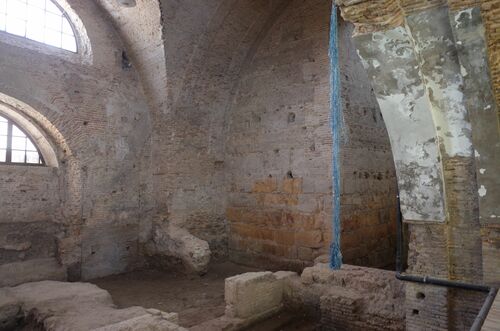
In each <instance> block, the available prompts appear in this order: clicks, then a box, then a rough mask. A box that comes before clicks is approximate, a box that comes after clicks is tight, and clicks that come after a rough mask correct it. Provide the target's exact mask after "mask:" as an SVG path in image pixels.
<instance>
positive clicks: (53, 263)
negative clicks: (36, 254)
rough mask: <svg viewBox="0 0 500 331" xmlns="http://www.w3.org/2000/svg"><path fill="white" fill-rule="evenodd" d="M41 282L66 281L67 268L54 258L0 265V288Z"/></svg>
mask: <svg viewBox="0 0 500 331" xmlns="http://www.w3.org/2000/svg"><path fill="white" fill-rule="evenodd" d="M40 280H66V268H65V267H63V266H61V265H60V264H59V263H58V262H57V260H56V259H53V258H47V259H34V260H28V261H23V262H14V263H7V264H3V265H0V287H4V286H15V285H18V284H22V283H27V282H35V281H40Z"/></svg>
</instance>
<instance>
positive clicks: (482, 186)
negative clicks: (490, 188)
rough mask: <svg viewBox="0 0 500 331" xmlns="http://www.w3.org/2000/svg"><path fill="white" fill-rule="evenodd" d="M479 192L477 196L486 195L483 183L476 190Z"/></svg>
mask: <svg viewBox="0 0 500 331" xmlns="http://www.w3.org/2000/svg"><path fill="white" fill-rule="evenodd" d="M477 192H478V193H479V196H480V197H484V196H486V192H487V190H486V187H484V185H481V187H480V188H479V190H478V191H477Z"/></svg>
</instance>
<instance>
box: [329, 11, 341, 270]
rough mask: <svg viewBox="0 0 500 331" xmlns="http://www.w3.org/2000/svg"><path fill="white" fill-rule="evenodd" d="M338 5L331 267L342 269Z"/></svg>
mask: <svg viewBox="0 0 500 331" xmlns="http://www.w3.org/2000/svg"><path fill="white" fill-rule="evenodd" d="M337 24H338V22H337V6H336V5H335V1H334V4H333V7H332V18H331V21H330V51H329V55H330V70H331V74H330V95H331V114H330V125H331V129H332V134H333V151H332V163H333V167H332V169H333V173H332V180H333V192H332V193H333V226H332V231H333V237H332V243H331V245H330V267H331V268H332V269H340V267H341V266H342V253H341V252H340V132H341V130H342V105H341V102H340V68H339V53H338V35H337V26H338V25H337Z"/></svg>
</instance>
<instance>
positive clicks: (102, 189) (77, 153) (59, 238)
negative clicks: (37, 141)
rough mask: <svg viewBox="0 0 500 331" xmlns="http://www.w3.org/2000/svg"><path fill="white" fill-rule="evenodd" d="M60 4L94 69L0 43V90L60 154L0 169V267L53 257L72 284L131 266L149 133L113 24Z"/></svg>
mask: <svg viewBox="0 0 500 331" xmlns="http://www.w3.org/2000/svg"><path fill="white" fill-rule="evenodd" d="M68 2H69V3H70V4H71V6H72V7H73V8H74V9H75V11H76V12H78V15H79V16H80V18H81V19H82V21H83V22H84V24H85V25H86V29H87V33H88V36H89V38H90V39H91V40H92V49H93V63H92V65H88V64H81V63H73V62H69V61H65V60H63V59H60V58H58V57H57V56H49V55H45V54H41V53H39V52H36V51H32V50H28V49H25V48H20V47H11V46H5V44H2V45H1V47H0V53H1V55H0V57H1V59H2V61H0V68H1V71H2V76H1V78H0V92H1V93H4V94H6V95H9V96H11V97H13V98H16V99H18V100H20V101H22V102H24V103H26V104H28V105H29V106H31V107H33V108H34V109H35V111H36V113H34V112H32V111H29V110H26V109H20V110H19V112H21V113H23V114H24V115H25V116H26V117H28V118H30V119H31V120H33V121H34V122H35V123H36V124H37V125H38V126H39V127H40V128H41V130H42V131H43V132H44V133H45V134H46V135H47V137H48V138H49V140H50V142H51V143H53V146H54V148H55V150H56V154H57V156H58V158H59V168H58V169H49V168H38V167H37V168H32V167H16V166H5V165H3V166H1V165H0V167H1V172H2V176H1V178H2V180H5V181H8V184H7V185H1V188H0V190H1V192H0V202H1V205H2V210H3V211H4V212H3V213H2V215H0V223H1V224H3V225H4V226H5V224H9V225H8V227H9V228H8V231H5V232H3V231H2V232H0V245H1V246H2V247H0V255H2V256H3V257H2V258H1V260H2V261H7V260H8V262H13V261H14V260H15V261H28V260H31V259H34V258H41V257H54V258H55V257H57V259H58V260H59V261H60V263H62V264H64V266H66V267H68V269H69V271H68V274H71V279H79V278H81V277H83V278H90V277H95V276H100V275H107V274H110V273H116V272H123V271H126V270H129V269H131V268H133V267H135V266H136V265H137V262H138V260H137V259H138V256H139V254H138V253H139V252H138V249H137V233H138V232H139V224H140V220H141V214H142V211H143V210H142V206H144V205H146V203H145V201H146V200H147V199H149V198H150V197H148V196H147V195H145V194H143V190H142V188H143V185H142V184H143V182H142V178H143V175H144V174H146V173H147V171H148V170H149V167H146V165H147V164H148V162H149V160H148V159H147V157H146V155H147V150H148V149H149V147H150V146H149V140H148V138H149V136H148V132H149V131H150V130H151V129H150V127H149V113H148V107H147V104H146V102H145V98H144V96H143V94H142V90H141V85H140V83H139V80H138V77H137V74H136V73H135V71H134V70H133V69H132V70H123V69H122V65H121V53H122V49H123V45H122V44H121V42H120V40H119V38H118V37H117V35H116V32H115V31H114V30H113V27H112V26H111V25H110V24H109V22H108V21H107V20H106V17H105V16H104V15H103V13H102V11H101V10H100V8H99V7H97V6H96V5H95V4H94V3H93V2H85V3H83V2H81V1H68ZM37 222H40V224H38V225H35V223H37ZM54 224H55V225H54ZM14 225H16V228H14ZM27 225H28V226H27ZM4 229H5V228H4ZM31 230H32V232H31V233H30V231H31ZM13 234H15V235H13ZM42 238H44V240H43V243H42V242H41V241H42V240H41V239H42ZM23 245H26V247H28V246H30V247H29V248H26V249H22V246H23ZM32 265H33V264H32ZM0 277H1V275H0Z"/></svg>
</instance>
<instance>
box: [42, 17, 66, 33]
mask: <svg viewBox="0 0 500 331" xmlns="http://www.w3.org/2000/svg"><path fill="white" fill-rule="evenodd" d="M45 27H46V28H49V29H52V30H55V31H58V32H61V31H62V17H61V15H57V14H52V13H46V14H45Z"/></svg>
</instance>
